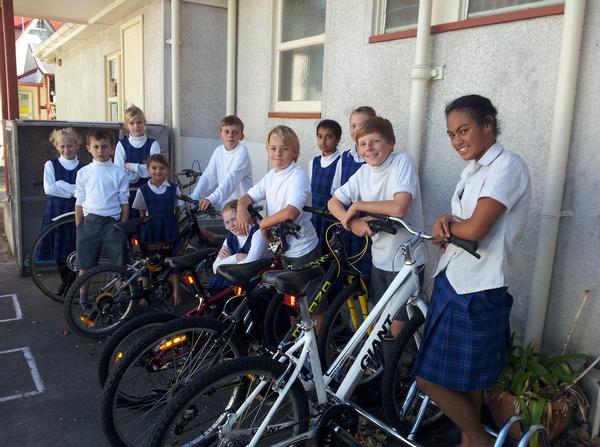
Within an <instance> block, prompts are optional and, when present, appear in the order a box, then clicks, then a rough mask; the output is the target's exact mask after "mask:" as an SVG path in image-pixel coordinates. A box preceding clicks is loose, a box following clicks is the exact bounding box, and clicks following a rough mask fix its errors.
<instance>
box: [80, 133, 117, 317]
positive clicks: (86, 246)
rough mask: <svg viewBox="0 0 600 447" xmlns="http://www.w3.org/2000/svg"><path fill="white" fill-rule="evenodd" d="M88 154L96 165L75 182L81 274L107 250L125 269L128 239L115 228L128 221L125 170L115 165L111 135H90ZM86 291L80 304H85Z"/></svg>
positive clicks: (90, 165) (82, 170) (81, 171)
mask: <svg viewBox="0 0 600 447" xmlns="http://www.w3.org/2000/svg"><path fill="white" fill-rule="evenodd" d="M87 150H88V151H89V153H90V154H92V157H93V161H92V162H91V163H90V164H89V165H87V166H84V167H83V168H81V169H80V170H79V172H78V173H77V179H76V181H75V198H76V201H75V225H76V226H77V264H78V265H79V274H80V275H81V274H83V273H84V272H85V271H86V270H89V269H91V268H92V267H95V266H96V265H97V264H98V259H99V258H100V250H101V249H102V248H104V251H105V253H106V254H107V255H108V256H109V258H110V262H111V264H114V265H119V266H122V265H125V263H126V261H127V238H126V236H125V234H124V233H122V232H120V231H118V230H116V229H115V228H114V227H113V224H114V223H115V222H117V221H119V220H127V219H128V217H129V181H128V179H127V176H126V174H125V172H124V171H123V169H122V168H120V167H119V166H116V165H115V164H113V162H112V160H111V158H110V157H111V155H113V152H114V142H113V136H112V134H111V133H110V132H109V131H108V130H105V129H92V130H90V131H89V132H88V134H87ZM85 293H86V291H85V290H84V291H81V292H80V294H81V297H80V303H81V304H82V305H84V304H86V301H87V299H86V297H85Z"/></svg>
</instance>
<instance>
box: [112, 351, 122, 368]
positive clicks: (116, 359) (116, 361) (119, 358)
mask: <svg viewBox="0 0 600 447" xmlns="http://www.w3.org/2000/svg"><path fill="white" fill-rule="evenodd" d="M122 358H123V353H122V352H121V351H119V352H117V355H115V358H114V360H113V363H114V364H115V365H116V364H117V363H119V362H120V361H121V359H122Z"/></svg>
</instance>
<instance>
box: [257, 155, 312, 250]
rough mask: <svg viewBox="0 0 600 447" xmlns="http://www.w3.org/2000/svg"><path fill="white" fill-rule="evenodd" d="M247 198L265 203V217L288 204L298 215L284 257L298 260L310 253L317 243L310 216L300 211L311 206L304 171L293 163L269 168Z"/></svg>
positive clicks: (288, 238)
mask: <svg viewBox="0 0 600 447" xmlns="http://www.w3.org/2000/svg"><path fill="white" fill-rule="evenodd" d="M248 195H249V196H250V198H252V200H254V202H260V201H261V200H265V199H266V201H267V216H270V215H272V214H275V213H276V212H278V211H281V210H282V209H284V208H285V207H286V206H288V205H292V206H294V207H295V208H296V209H298V210H299V211H300V214H299V215H298V217H297V218H296V220H294V223H295V224H297V225H300V232H299V235H298V239H296V238H295V237H293V236H288V237H287V243H288V249H287V251H286V252H285V253H284V256H286V257H288V258H299V257H301V256H304V255H306V254H308V253H310V252H311V251H312V250H313V249H314V248H315V247H316V246H317V245H318V243H319V239H318V238H317V233H316V232H315V227H313V224H312V222H311V220H310V216H311V215H310V213H306V212H304V211H302V208H303V207H304V206H306V205H307V204H309V203H310V199H311V191H310V182H309V181H308V175H306V171H305V170H304V169H302V168H301V167H300V166H298V165H297V164H296V162H292V163H290V165H289V166H288V167H287V168H285V169H282V170H281V171H276V170H275V169H271V170H270V171H269V172H267V175H265V176H264V177H263V178H262V179H261V180H260V181H259V182H258V183H257V184H256V185H254V186H253V187H252V188H250V190H249V191H248Z"/></svg>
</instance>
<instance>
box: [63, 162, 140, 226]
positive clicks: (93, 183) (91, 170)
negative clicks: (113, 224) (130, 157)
mask: <svg viewBox="0 0 600 447" xmlns="http://www.w3.org/2000/svg"><path fill="white" fill-rule="evenodd" d="M75 198H76V201H75V205H76V206H81V207H82V208H83V215H84V216H87V215H88V214H90V213H92V214H96V215H98V216H110V217H113V218H114V219H117V220H118V219H119V218H120V217H121V205H127V204H128V203H129V182H128V181H127V176H126V175H125V172H123V169H122V168H120V167H119V166H116V165H115V164H113V162H112V161H110V160H109V161H106V162H99V161H96V160H92V162H91V163H90V164H89V165H87V166H84V167H83V168H81V169H80V170H79V171H78V172H77V180H76V181H75Z"/></svg>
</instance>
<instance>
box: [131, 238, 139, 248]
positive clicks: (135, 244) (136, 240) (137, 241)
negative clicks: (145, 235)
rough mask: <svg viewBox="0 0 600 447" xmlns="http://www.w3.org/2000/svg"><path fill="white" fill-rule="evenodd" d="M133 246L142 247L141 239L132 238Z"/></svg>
mask: <svg viewBox="0 0 600 447" xmlns="http://www.w3.org/2000/svg"><path fill="white" fill-rule="evenodd" d="M131 245H133V246H134V247H137V246H138V245H140V241H139V239H136V238H134V237H132V238H131Z"/></svg>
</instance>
